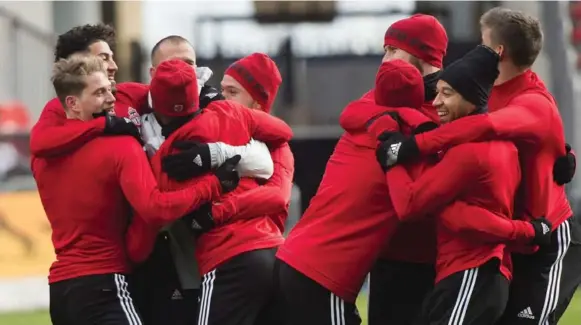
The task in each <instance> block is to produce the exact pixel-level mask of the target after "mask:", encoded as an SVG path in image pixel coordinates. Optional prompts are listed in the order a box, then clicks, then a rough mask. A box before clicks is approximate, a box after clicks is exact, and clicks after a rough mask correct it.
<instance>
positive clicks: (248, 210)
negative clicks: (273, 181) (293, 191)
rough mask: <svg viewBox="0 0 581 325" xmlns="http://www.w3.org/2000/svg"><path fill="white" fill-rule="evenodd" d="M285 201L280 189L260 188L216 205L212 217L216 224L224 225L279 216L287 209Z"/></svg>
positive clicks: (231, 197)
mask: <svg viewBox="0 0 581 325" xmlns="http://www.w3.org/2000/svg"><path fill="white" fill-rule="evenodd" d="M285 199H286V198H285V197H284V196H283V195H281V193H280V190H279V189H275V188H272V187H269V186H260V187H257V188H255V189H252V190H249V191H246V192H244V193H242V194H238V195H233V196H230V197H228V198H227V199H226V200H223V201H222V202H220V203H217V204H214V206H213V207H212V216H213V217H214V220H215V222H216V224H218V225H222V224H225V223H230V222H234V221H238V220H246V219H252V218H257V217H262V216H265V215H271V214H278V213H281V212H282V211H284V209H285V207H286V202H285Z"/></svg>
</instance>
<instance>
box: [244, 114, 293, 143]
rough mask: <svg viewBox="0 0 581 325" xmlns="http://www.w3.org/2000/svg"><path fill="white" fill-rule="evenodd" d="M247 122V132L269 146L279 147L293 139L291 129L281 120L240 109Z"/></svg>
mask: <svg viewBox="0 0 581 325" xmlns="http://www.w3.org/2000/svg"><path fill="white" fill-rule="evenodd" d="M240 111H241V112H242V114H243V116H244V117H245V118H246V121H247V122H248V126H249V130H250V133H251V135H252V137H253V138H254V139H255V140H258V141H262V142H265V143H267V144H268V145H270V146H275V147H276V146H279V145H281V144H283V143H285V142H288V141H290V139H291V138H292V137H293V131H292V129H291V127H290V126H289V125H288V124H286V123H285V122H284V121H283V120H281V119H279V118H277V117H274V116H272V115H270V114H268V113H265V112H263V111H259V110H256V109H248V108H243V109H240Z"/></svg>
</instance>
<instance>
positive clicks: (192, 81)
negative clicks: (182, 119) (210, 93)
mask: <svg viewBox="0 0 581 325" xmlns="http://www.w3.org/2000/svg"><path fill="white" fill-rule="evenodd" d="M149 91H150V94H151V101H152V104H153V107H152V108H153V110H154V111H155V112H158V113H160V114H163V115H166V116H187V115H191V114H193V113H194V112H196V111H197V110H198V108H199V100H200V96H199V94H198V81H197V78H196V71H195V70H194V68H193V67H192V66H190V65H189V64H187V63H185V62H184V61H182V60H177V59H174V60H167V61H163V62H161V63H160V64H159V66H158V67H157V69H155V74H154V76H153V78H152V79H151V83H150V86H149Z"/></svg>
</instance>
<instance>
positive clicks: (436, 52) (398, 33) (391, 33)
mask: <svg viewBox="0 0 581 325" xmlns="http://www.w3.org/2000/svg"><path fill="white" fill-rule="evenodd" d="M388 45H389V46H393V47H396V48H398V49H402V50H404V51H406V52H408V53H409V54H411V55H413V56H415V57H416V58H418V59H420V60H422V61H424V62H426V63H428V64H429V65H432V66H434V67H437V68H442V60H443V59H444V55H446V48H447V47H448V36H447V35H446V30H445V29H444V26H442V24H440V22H439V21H438V20H437V19H436V18H435V17H434V16H430V15H422V14H416V15H413V16H411V17H409V18H406V19H402V20H398V21H396V22H395V23H393V24H391V26H389V28H388V29H387V31H386V32H385V40H384V43H383V46H384V47H385V46H388Z"/></svg>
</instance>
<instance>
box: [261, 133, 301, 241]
mask: <svg viewBox="0 0 581 325" xmlns="http://www.w3.org/2000/svg"><path fill="white" fill-rule="evenodd" d="M271 156H272V160H273V161H274V173H273V174H272V177H271V178H270V179H269V180H268V182H267V183H266V186H267V187H271V188H273V189H274V190H276V191H278V193H279V194H280V195H281V196H282V198H283V200H284V201H283V202H284V209H283V210H282V212H281V213H278V214H270V216H271V217H272V218H273V221H274V222H275V223H276V224H277V226H278V227H279V229H280V230H281V231H284V226H285V224H286V218H287V217H288V209H289V206H290V200H291V194H292V188H293V177H294V173H295V159H294V156H293V153H292V151H291V149H290V146H289V145H288V143H285V144H283V145H282V146H280V147H278V148H275V149H273V150H272V152H271Z"/></svg>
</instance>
